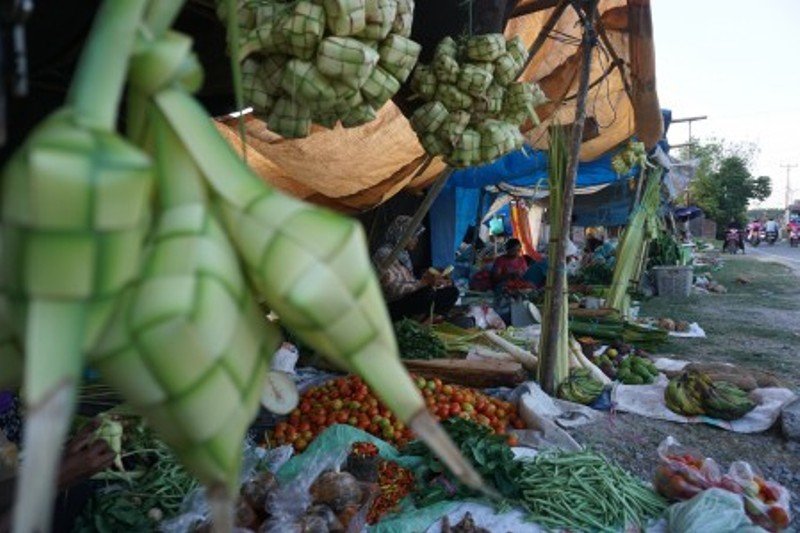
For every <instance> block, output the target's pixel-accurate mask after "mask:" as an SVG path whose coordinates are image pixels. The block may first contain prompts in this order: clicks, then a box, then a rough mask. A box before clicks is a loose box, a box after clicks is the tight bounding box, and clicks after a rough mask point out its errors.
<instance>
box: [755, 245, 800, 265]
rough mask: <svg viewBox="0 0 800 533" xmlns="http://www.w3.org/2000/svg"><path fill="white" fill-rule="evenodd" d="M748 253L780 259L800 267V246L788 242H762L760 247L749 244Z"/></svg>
mask: <svg viewBox="0 0 800 533" xmlns="http://www.w3.org/2000/svg"><path fill="white" fill-rule="evenodd" d="M747 253H748V254H752V255H755V256H757V257H764V258H769V259H778V260H781V261H784V262H786V263H789V264H791V266H793V267H794V268H797V269H800V247H798V248H792V247H790V246H789V243H788V242H779V243H776V244H775V245H773V246H769V245H768V244H765V243H762V244H761V245H760V246H759V247H758V248H753V247H752V246H748V247H747Z"/></svg>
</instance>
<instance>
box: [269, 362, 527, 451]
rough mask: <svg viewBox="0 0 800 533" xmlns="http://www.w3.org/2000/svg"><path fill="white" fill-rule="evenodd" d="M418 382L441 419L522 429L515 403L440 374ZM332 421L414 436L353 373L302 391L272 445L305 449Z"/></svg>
mask: <svg viewBox="0 0 800 533" xmlns="http://www.w3.org/2000/svg"><path fill="white" fill-rule="evenodd" d="M416 384H417V387H418V388H419V390H420V391H421V392H422V394H423V396H424V397H425V404H426V405H427V407H428V409H429V410H430V412H431V413H433V415H434V416H435V417H436V418H437V419H439V420H447V419H448V418H450V417H452V416H457V417H461V418H464V419H466V420H472V421H475V422H476V423H477V424H480V425H481V426H483V427H486V428H488V429H489V431H491V432H493V433H496V434H499V435H505V434H506V431H507V430H508V429H509V428H516V429H522V428H524V427H525V424H524V422H523V421H522V419H521V418H520V417H519V416H518V414H517V410H516V407H515V406H514V405H513V404H511V403H509V402H505V401H502V400H499V399H497V398H492V397H490V396H487V395H485V394H482V393H480V392H478V391H477V390H475V389H471V388H469V387H462V386H459V385H449V384H444V383H442V381H441V380H440V379H438V378H437V379H430V380H426V379H424V378H421V377H418V378H416ZM333 424H349V425H351V426H354V427H357V428H359V429H363V430H364V431H366V432H368V433H371V434H372V435H375V436H376V437H379V438H382V439H384V440H386V441H388V442H391V443H393V444H395V445H398V446H402V445H404V444H406V443H407V442H408V441H409V440H411V437H412V433H411V430H410V429H409V428H408V427H407V426H406V425H405V424H404V423H403V422H402V421H401V420H399V419H398V418H397V417H396V416H395V415H394V414H393V413H392V412H391V411H390V410H389V409H387V408H386V406H385V405H384V404H383V403H381V401H380V400H379V399H378V398H376V397H375V395H373V394H372V393H371V392H370V390H369V388H367V386H366V385H365V384H364V382H363V381H361V380H360V379H359V378H358V377H356V376H349V377H342V378H338V379H335V380H333V381H330V382H328V383H327V384H325V385H322V386H320V387H315V388H313V389H310V390H308V391H306V392H305V394H303V396H302V397H301V399H300V405H299V406H298V408H297V409H295V410H294V411H292V412H291V413H290V414H289V417H288V419H287V420H286V421H284V422H280V423H279V424H278V425H277V426H276V427H275V429H274V431H272V432H271V433H270V434H268V435H267V437H268V439H269V441H270V443H277V444H291V445H293V446H294V447H295V449H296V450H298V451H303V450H305V448H306V447H307V446H308V444H309V443H310V442H311V441H312V440H314V438H316V437H317V436H318V435H319V434H320V433H322V432H323V431H324V430H325V429H326V428H328V427H329V426H332V425H333ZM509 438H511V437H509ZM511 439H512V441H513V438H511Z"/></svg>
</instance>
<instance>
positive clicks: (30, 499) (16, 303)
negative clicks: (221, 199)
mask: <svg viewBox="0 0 800 533" xmlns="http://www.w3.org/2000/svg"><path fill="white" fill-rule="evenodd" d="M144 6H145V1H144V0H131V1H129V2H116V3H115V2H107V3H105V4H104V5H103V7H102V8H101V10H100V11H99V12H98V14H97V16H96V19H95V22H94V24H93V26H92V30H91V34H90V37H89V40H88V41H87V43H88V44H87V46H86V48H85V50H84V52H83V54H82V55H81V59H80V61H79V65H78V69H77V71H76V74H75V76H74V78H73V82H72V86H71V88H70V92H69V95H68V98H67V103H66V105H65V107H64V108H63V109H61V110H60V111H57V112H56V113H54V114H53V115H51V116H50V117H48V118H47V119H45V121H44V122H43V123H42V124H40V125H39V126H38V127H37V128H36V129H35V130H34V131H33V133H32V134H31V135H30V137H29V138H28V139H27V141H26V142H25V143H24V145H23V146H22V147H21V148H20V149H19V150H18V151H17V153H15V154H14V155H13V156H12V157H11V159H10V160H9V162H8V163H7V164H6V166H5V168H4V170H3V174H2V195H3V204H2V214H1V215H0V216H1V217H2V223H1V224H2V225H1V227H0V230H1V231H2V237H1V238H0V257H1V258H2V261H0V263H2V268H1V270H0V290H1V291H2V294H3V296H4V299H5V301H6V302H7V303H8V307H7V311H8V313H7V315H6V317H5V318H7V319H9V320H10V325H11V327H12V329H13V332H14V334H15V335H16V337H17V339H19V340H21V341H22V344H23V346H24V350H25V356H24V366H23V376H22V395H23V400H24V402H25V408H26V421H25V428H24V434H23V446H24V449H25V461H23V463H22V466H21V469H20V472H19V477H18V480H19V481H18V483H17V500H16V504H15V510H14V523H13V529H14V531H15V532H18V533H30V532H33V531H40V532H44V531H49V530H50V518H51V516H52V513H51V509H52V504H53V500H54V497H55V482H56V477H57V473H58V462H59V459H60V455H61V445H62V442H63V440H64V438H65V436H66V433H67V429H68V427H69V424H70V419H71V415H72V412H73V409H74V402H75V390H76V385H77V382H78V380H79V379H80V372H81V370H82V366H83V360H84V350H85V348H86V347H87V346H90V345H91V344H92V343H93V342H94V341H95V339H96V337H97V336H98V335H99V333H100V332H101V331H102V329H103V327H104V325H105V323H106V321H107V320H108V318H109V317H110V315H111V313H112V311H113V309H114V306H115V304H116V302H117V297H118V295H119V293H120V291H121V289H122V288H123V287H124V286H125V284H126V283H128V282H129V281H130V280H131V279H132V278H133V277H134V276H135V275H136V269H137V265H138V263H139V253H140V249H141V243H142V240H143V238H144V235H145V232H146V223H147V220H148V210H147V200H148V196H149V191H150V188H151V185H152V165H151V161H150V158H149V157H148V156H147V155H146V154H145V153H143V152H142V151H140V150H139V149H138V148H136V147H134V146H133V145H131V144H130V143H128V142H127V141H126V140H125V139H123V138H121V137H120V136H118V135H117V134H116V132H115V131H114V128H115V125H116V118H117V108H118V105H119V100H120V96H121V94H122V88H123V83H124V80H125V73H126V71H127V67H128V57H129V54H130V51H131V50H132V48H133V44H134V34H135V29H136V21H138V20H139V19H140V18H141V16H142V13H143V9H144ZM131 21H133V24H132V23H131ZM5 354H6V359H7V358H8V355H9V352H5ZM0 362H4V361H0ZM18 369H19V366H17V370H18ZM0 372H2V373H6V372H7V370H6V368H2V369H0Z"/></svg>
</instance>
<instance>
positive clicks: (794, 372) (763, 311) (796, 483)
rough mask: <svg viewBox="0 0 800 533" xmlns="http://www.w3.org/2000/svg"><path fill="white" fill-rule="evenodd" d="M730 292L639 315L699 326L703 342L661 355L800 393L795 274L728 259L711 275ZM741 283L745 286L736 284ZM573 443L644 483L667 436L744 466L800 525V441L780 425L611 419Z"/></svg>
mask: <svg viewBox="0 0 800 533" xmlns="http://www.w3.org/2000/svg"><path fill="white" fill-rule="evenodd" d="M712 275H713V276H714V279H715V280H716V281H718V282H720V283H722V284H723V285H725V286H726V287H727V288H728V293H727V294H720V295H717V294H714V295H712V294H709V295H693V296H691V297H689V298H688V299H685V300H665V299H659V298H653V299H651V300H649V301H647V302H645V303H643V305H642V309H641V314H642V315H643V316H651V317H672V318H680V319H684V320H689V321H693V322H694V321H696V322H698V323H699V324H700V325H701V326H702V327H703V329H704V330H705V331H706V335H707V338H706V339H675V340H671V341H670V342H669V343H668V344H667V345H665V346H664V347H663V348H662V349H660V350H659V353H658V354H657V355H659V356H661V357H674V358H676V359H683V360H689V361H724V362H729V363H734V364H737V365H741V366H742V367H750V368H758V369H761V370H765V371H769V372H773V373H775V374H777V375H778V376H780V378H781V380H782V381H783V383H784V384H785V385H786V386H787V387H789V388H791V389H793V390H795V392H798V393H800V276H799V275H798V272H796V271H792V270H791V269H790V268H789V267H787V266H784V265H780V264H776V263H770V262H764V261H759V260H758V259H756V258H753V257H736V258H729V259H726V263H725V266H724V267H723V268H722V269H721V270H720V271H718V272H715V273H713V274H712ZM737 278H746V279H747V281H749V283H747V284H742V283H739V282H737V281H736V280H737ZM571 433H572V435H573V437H575V439H576V440H577V441H578V442H581V443H582V444H585V445H588V446H590V447H592V448H594V449H596V450H598V451H601V452H603V453H604V454H605V455H607V456H608V457H610V458H612V459H614V460H616V461H617V462H618V463H620V464H621V465H622V466H624V467H626V468H628V469H629V470H631V471H633V472H635V473H637V474H638V475H640V476H642V477H643V478H646V479H649V478H650V477H651V476H652V473H653V470H654V468H655V466H656V464H657V455H656V449H657V447H658V445H659V443H660V442H661V441H662V440H663V439H664V438H666V437H667V436H668V435H672V436H673V437H675V438H676V439H678V440H679V441H680V442H681V443H682V444H684V445H687V446H691V447H693V448H696V449H699V450H701V451H702V452H703V453H704V454H705V455H706V456H708V457H713V458H714V459H715V460H716V461H717V462H719V463H720V464H721V465H722V466H723V467H724V468H727V466H728V465H729V464H730V463H731V462H732V461H736V460H743V461H747V462H749V463H751V464H753V465H755V466H757V467H758V468H759V469H761V470H762V471H763V472H764V474H766V476H767V477H768V478H771V479H774V480H775V481H778V482H779V483H782V484H783V485H785V486H786V487H787V488H788V489H789V490H790V491H791V492H792V507H793V516H794V517H795V524H797V523H798V521H800V443H793V442H787V441H786V440H785V439H784V438H783V437H782V436H781V433H780V428H779V427H778V425H776V426H774V427H773V428H772V429H770V430H769V431H767V432H764V433H760V434H751V435H746V434H739V433H733V432H729V431H725V430H722V429H717V428H714V427H711V426H706V425H702V424H675V423H672V422H666V421H660V420H651V419H648V418H644V417H641V416H637V415H631V414H625V413H616V414H609V415H606V416H605V417H604V418H603V419H602V420H601V421H600V422H598V423H595V424H593V425H591V426H583V427H581V428H578V429H576V430H572V431H571Z"/></svg>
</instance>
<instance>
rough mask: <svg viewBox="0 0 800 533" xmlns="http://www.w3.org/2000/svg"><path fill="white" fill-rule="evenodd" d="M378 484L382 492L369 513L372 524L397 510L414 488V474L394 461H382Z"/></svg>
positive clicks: (368, 519) (369, 520)
mask: <svg viewBox="0 0 800 533" xmlns="http://www.w3.org/2000/svg"><path fill="white" fill-rule="evenodd" d="M378 486H379V487H380V493H379V494H378V496H377V497H376V498H375V501H374V502H373V503H372V507H370V509H369V513H367V522H368V523H370V524H375V523H377V522H378V520H380V519H381V518H382V517H383V516H384V515H387V514H389V513H391V512H394V511H396V510H397V507H398V505H399V504H400V501H401V500H402V499H403V498H405V497H406V496H408V495H409V494H410V493H411V491H412V490H413V489H414V474H413V473H412V472H411V470H408V469H406V468H403V467H402V466H400V465H398V464H397V463H394V462H392V461H381V462H380V465H379V466H378Z"/></svg>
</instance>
